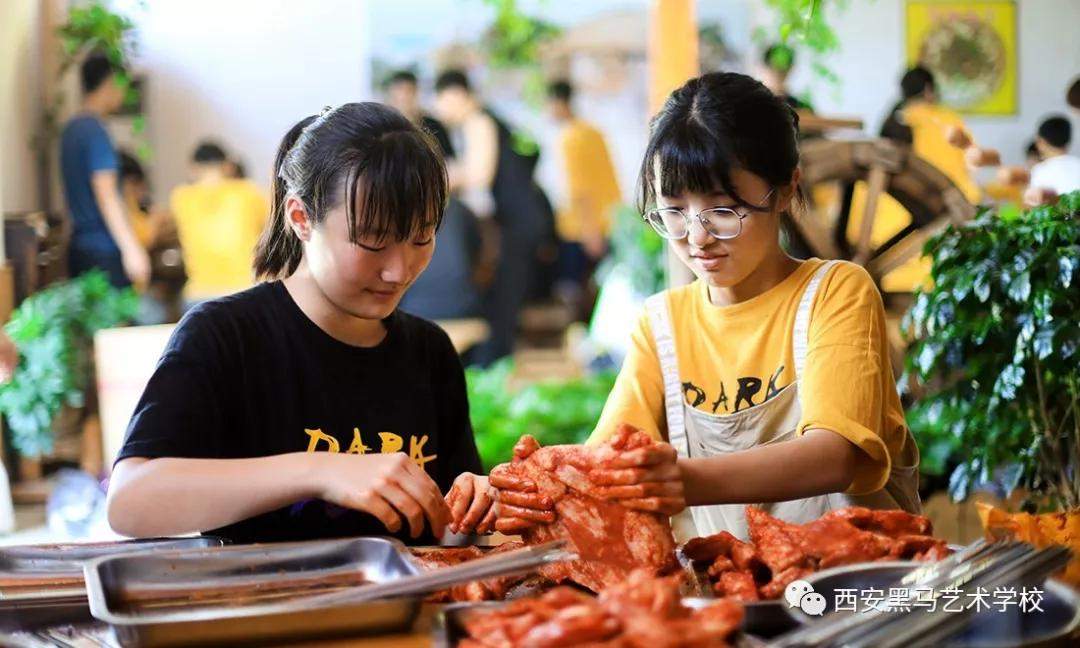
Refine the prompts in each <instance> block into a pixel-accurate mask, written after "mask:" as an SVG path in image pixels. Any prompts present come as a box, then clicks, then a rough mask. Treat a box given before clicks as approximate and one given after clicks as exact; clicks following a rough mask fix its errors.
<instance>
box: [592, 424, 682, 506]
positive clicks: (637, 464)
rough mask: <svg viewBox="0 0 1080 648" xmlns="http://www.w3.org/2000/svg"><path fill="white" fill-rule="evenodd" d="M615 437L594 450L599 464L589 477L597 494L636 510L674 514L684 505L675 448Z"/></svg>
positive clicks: (662, 444)
mask: <svg viewBox="0 0 1080 648" xmlns="http://www.w3.org/2000/svg"><path fill="white" fill-rule="evenodd" d="M626 438H628V437H619V436H616V439H615V443H613V444H611V445H608V446H604V447H603V448H601V449H600V450H599V452H598V457H599V459H600V461H599V465H598V467H597V468H596V469H594V470H593V471H592V472H591V473H589V478H590V480H592V482H593V483H594V484H597V485H598V486H599V487H598V488H597V489H596V491H595V492H596V494H597V495H598V496H600V497H605V498H608V499H614V500H618V501H619V503H620V504H622V505H623V506H625V507H627V508H630V509H634V510H637V511H650V512H654V513H663V514H664V515H675V514H676V513H679V512H680V511H682V510H683V509H685V508H686V496H685V494H684V492H683V481H682V474H681V473H680V472H679V466H678V463H677V460H678V454H677V453H676V452H675V448H673V447H671V445H670V444H667V443H655V442H653V443H648V444H644V443H641V442H637V445H632V446H631V445H627V443H626V441H625V440H624V439H626Z"/></svg>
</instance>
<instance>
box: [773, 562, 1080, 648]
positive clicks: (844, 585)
mask: <svg viewBox="0 0 1080 648" xmlns="http://www.w3.org/2000/svg"><path fill="white" fill-rule="evenodd" d="M914 568H915V566H914V565H912V564H911V563H909V562H884V563H864V564H860V565H851V566H847V567H836V568H834V569H827V570H825V571H822V572H818V573H817V574H814V575H813V576H810V577H808V578H807V579H806V581H807V582H808V583H810V584H811V585H812V586H813V588H814V591H815V592H818V593H820V594H823V595H824V596H825V601H826V605H827V607H826V612H831V611H832V609H833V605H834V602H835V595H836V592H837V590H840V589H854V590H856V592H858V591H861V590H864V589H868V588H877V589H880V590H883V591H884V592H885V593H888V591H889V587H890V586H895V585H896V584H897V583H898V582H899V581H900V579H901V578H903V577H904V576H905V575H906V574H907V573H908V572H910V571H911V570H912V569H914ZM1029 587H1031V585H1029ZM1041 588H1042V590H1043V597H1044V598H1043V600H1042V602H1041V604H1040V607H1041V608H1042V609H1043V610H1044V611H1043V612H1041V613H1040V612H1032V613H1027V614H1025V613H1023V612H1022V611H1020V609H1019V607H1018V606H1014V607H1012V608H1010V609H1009V610H1008V611H1007V612H1002V611H1000V610H998V609H996V608H993V607H992V608H991V609H989V610H983V611H981V612H979V613H977V614H976V615H975V616H973V617H972V618H971V621H970V623H968V625H967V627H966V628H965V629H964V630H962V631H960V632H958V633H957V634H955V635H953V636H952V637H951V638H950V639H949V640H948V641H947V642H946V643H945V646H950V647H959V646H965V647H967V648H1007V647H1012V646H1076V645H1080V594H1078V593H1077V592H1076V591H1075V590H1073V589H1072V588H1071V587H1069V586H1068V585H1065V584H1064V583H1061V582H1059V581H1056V580H1052V579H1051V580H1047V581H1045V582H1044V583H1043V584H1042V585H1041ZM1019 589H1020V588H1017V591H1019ZM991 594H992V592H991ZM990 601H991V602H992V601H993V598H992V596H991V598H990ZM961 603H964V604H966V600H965V601H961ZM783 607H784V609H785V610H787V609H788V608H787V605H786V604H785V605H784V606H783ZM788 611H789V613H790V614H791V615H792V617H793V618H794V619H796V620H797V621H798V622H800V623H808V622H810V621H811V620H812V617H810V616H808V615H806V614H805V613H803V612H802V610H800V609H798V608H790V610H788Z"/></svg>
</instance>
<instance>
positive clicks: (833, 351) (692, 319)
mask: <svg viewBox="0 0 1080 648" xmlns="http://www.w3.org/2000/svg"><path fill="white" fill-rule="evenodd" d="M822 263H824V261H821V260H820V259H810V260H808V261H805V262H804V263H802V264H801V265H800V266H799V267H798V269H796V270H795V271H794V272H793V273H791V275H789V276H788V277H787V278H785V279H784V280H783V281H782V282H780V283H779V284H778V285H776V286H774V287H773V288H772V289H770V290H768V291H766V292H765V293H762V294H761V295H758V296H757V297H754V298H752V299H749V300H747V301H745V302H741V303H738V304H733V305H730V306H714V305H713V304H712V303H711V302H710V301H709V296H708V289H707V287H706V285H705V284H704V283H703V282H701V281H695V282H694V283H692V284H690V285H688V286H682V287H680V288H675V289H672V290H669V291H667V303H668V308H669V311H670V313H671V326H672V332H673V334H674V338H675V351H676V356H677V358H678V362H679V374H680V376H679V377H680V380H681V381H682V383H683V395H684V397H685V398H686V402H687V403H688V404H690V405H692V406H693V407H696V408H697V409H699V410H702V411H704V412H709V413H712V414H717V415H721V416H723V415H725V414H732V413H734V412H737V411H740V410H743V409H746V408H747V407H751V406H753V405H760V404H761V403H763V402H765V401H767V400H768V399H769V398H771V397H773V396H774V395H776V394H777V393H778V392H779V391H780V390H781V389H783V388H784V387H786V386H787V385H789V384H791V383H792V382H794V380H795V371H794V360H793V355H792V353H793V352H792V339H791V336H792V328H793V326H794V323H795V314H796V312H797V311H798V307H799V300H800V298H801V297H802V294H803V290H804V289H805V288H806V286H807V284H808V283H809V282H810V279H811V278H812V276H813V274H814V272H815V271H816V270H817V269H818V268H819V267H820V266H821V264H822ZM799 402H800V403H801V405H802V419H801V420H800V421H799V427H798V433H799V434H802V433H803V432H805V431H806V430H808V429H812V428H823V429H826V430H831V431H833V432H836V433H838V434H840V435H841V436H843V437H844V438H846V439H848V440H849V441H851V442H852V443H854V444H855V445H856V446H858V447H859V448H860V449H862V450H863V453H862V456H861V461H860V462H859V465H858V468H857V470H856V476H855V480H854V481H853V482H852V484H851V487H850V488H849V489H848V493H850V494H853V495H861V494H865V493H871V492H874V491H876V490H879V489H881V488H882V487H883V486H884V485H885V483H886V481H888V477H889V470H890V468H891V461H892V460H891V458H896V457H900V456H902V455H901V452H902V451H903V448H904V444H905V443H906V442H907V439H908V434H907V425H906V423H905V421H904V413H903V409H902V408H901V406H900V397H899V396H898V395H897V393H896V385H895V383H894V380H893V373H892V367H891V366H890V361H889V346H888V340H887V338H886V331H885V309H884V307H883V306H882V302H881V295H880V294H879V293H878V290H877V288H876V287H875V286H874V282H873V280H871V278H870V275H868V274H867V273H866V271H865V270H863V268H862V267H861V266H858V265H855V264H853V263H848V262H843V261H842V262H838V263H837V264H836V266H835V267H833V268H832V269H831V270H829V271H828V272H827V273H826V275H825V277H824V278H823V280H822V281H821V284H820V286H819V288H818V293H817V296H816V298H815V300H814V304H813V307H812V309H811V312H810V332H809V345H808V349H807V357H806V367H805V371H804V375H803V376H802V381H801V383H800V385H799ZM664 419H665V414H664V384H663V378H662V376H661V373H660V361H659V358H658V356H657V352H656V343H655V341H654V339H653V336H652V332H651V329H650V326H649V320H648V316H647V315H642V316H641V318H640V319H639V321H638V325H637V328H636V330H635V331H634V333H633V335H632V338H631V345H630V351H629V353H628V354H627V357H626V360H625V361H624V363H623V367H622V370H621V371H620V372H619V377H618V379H617V380H616V382H615V387H614V389H613V390H612V392H611V395H610V396H609V397H608V401H607V404H606V405H605V406H604V412H603V414H602V415H601V417H600V421H599V423H598V424H597V427H596V430H595V431H594V432H593V435H592V437H591V438H590V442H599V441H601V440H603V439H605V438H607V437H608V436H609V435H610V434H612V433H613V432H614V430H615V428H616V426H617V425H618V424H619V423H629V424H631V425H634V426H636V427H639V428H641V429H643V430H645V431H646V432H648V433H649V434H651V435H652V436H654V437H655V438H657V439H660V438H664V437H666V427H665V425H666V424H665V421H664Z"/></svg>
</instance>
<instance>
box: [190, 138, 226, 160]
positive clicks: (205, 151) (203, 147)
mask: <svg viewBox="0 0 1080 648" xmlns="http://www.w3.org/2000/svg"><path fill="white" fill-rule="evenodd" d="M227 159H228V156H227V155H225V149H224V148H222V147H221V145H220V144H218V143H217V142H214V141H211V140H203V141H201V142H199V145H198V146H196V147H195V152H194V153H192V154H191V161H192V162H194V163H195V164H214V163H219V162H224V161H225V160H227Z"/></svg>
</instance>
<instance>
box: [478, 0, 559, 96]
mask: <svg viewBox="0 0 1080 648" xmlns="http://www.w3.org/2000/svg"><path fill="white" fill-rule="evenodd" d="M484 3H485V4H486V5H488V6H489V7H491V8H492V9H494V10H495V20H494V22H492V24H491V26H490V27H488V29H487V31H486V32H484V35H483V37H482V38H481V41H480V47H481V50H482V51H483V53H484V55H485V57H486V59H487V64H488V65H490V66H491V68H492V69H495V70H518V71H521V72H523V73H524V75H525V87H524V91H523V95H524V97H525V100H526V101H528V102H529V103H530V104H532V105H534V106H536V105H540V104H541V103H542V102H543V100H544V97H545V95H546V90H547V82H546V79H545V77H544V70H543V66H542V61H541V51H542V49H543V47H544V46H545V45H546V44H548V43H549V42H551V41H552V40H553V39H554V38H555V37H557V36H558V35H559V34H560V33H561V32H562V30H561V29H560V28H559V27H558V26H557V25H555V24H554V23H551V22H548V21H546V20H542V19H540V18H536V17H534V16H530V15H528V14H525V13H524V12H522V11H521V8H520V7H518V3H517V0H484Z"/></svg>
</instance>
